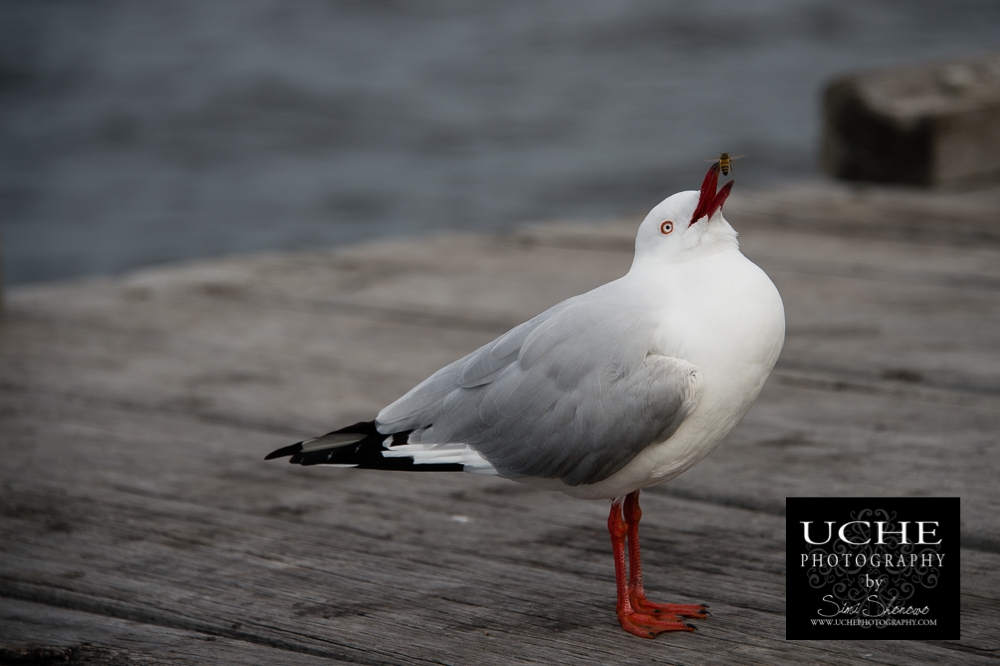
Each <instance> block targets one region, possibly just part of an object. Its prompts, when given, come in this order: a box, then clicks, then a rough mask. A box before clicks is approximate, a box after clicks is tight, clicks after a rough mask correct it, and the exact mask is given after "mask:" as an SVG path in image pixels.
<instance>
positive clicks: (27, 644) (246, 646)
mask: <svg viewBox="0 0 1000 666" xmlns="http://www.w3.org/2000/svg"><path fill="white" fill-rule="evenodd" d="M0 626H2V627H3V628H4V635H3V638H2V639H0V645H2V647H0V663H4V664H58V663H70V664H104V665H115V666H117V665H119V664H121V665H122V666H127V665H128V664H135V663H164V662H167V663H171V664H206V663H211V664H220V665H227V664H232V665H233V666H242V665H244V664H249V665H253V664H261V665H262V666H265V665H266V666H271V665H273V664H292V665H294V664H316V663H323V664H338V663H349V662H340V661H337V660H333V659H323V660H319V661H318V660H317V657H316V656H314V655H303V654H300V653H298V652H293V651H289V650H280V649H277V648H273V647H269V646H264V645H259V644H253V643H247V642H244V641H236V640H231V639H229V638H224V637H220V636H215V635H212V634H200V633H196V632H192V631H184V630H181V629H171V628H169V627H163V626H158V625H155V624H143V623H140V622H131V621H129V620H122V619H119V618H116V617H109V616H107V615H96V614H93V613H85V612H81V611H74V610H70V609H67V608H60V607H57V606H50V605H46V604H39V603H31V602H27V601H20V600H18V599H11V598H9V597H8V598H5V599H0Z"/></svg>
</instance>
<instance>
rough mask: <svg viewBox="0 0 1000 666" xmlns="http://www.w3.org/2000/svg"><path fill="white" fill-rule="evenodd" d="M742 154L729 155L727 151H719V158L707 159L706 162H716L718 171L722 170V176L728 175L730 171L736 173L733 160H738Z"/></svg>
mask: <svg viewBox="0 0 1000 666" xmlns="http://www.w3.org/2000/svg"><path fill="white" fill-rule="evenodd" d="M741 157H743V155H730V154H729V153H721V154H720V155H719V159H716V160H707V161H708V162H718V163H719V171H720V172H722V175H723V176H728V175H729V174H730V173H736V165H735V164H733V160H738V159H740V158H741Z"/></svg>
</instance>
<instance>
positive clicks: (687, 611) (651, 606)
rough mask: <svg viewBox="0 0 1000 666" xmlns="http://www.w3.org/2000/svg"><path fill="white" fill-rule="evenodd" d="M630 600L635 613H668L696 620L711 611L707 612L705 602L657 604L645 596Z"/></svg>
mask: <svg viewBox="0 0 1000 666" xmlns="http://www.w3.org/2000/svg"><path fill="white" fill-rule="evenodd" d="M630 601H631V602H632V608H634V609H635V611H636V612H637V613H642V614H644V615H652V616H653V617H660V616H663V615H670V616H675V617H692V618H695V619H698V620H704V619H705V618H706V617H708V616H709V615H711V613H709V612H708V606H706V605H705V604H659V603H656V602H654V601H650V600H649V599H647V598H646V597H645V596H641V597H640V596H633V597H632V598H631V599H630Z"/></svg>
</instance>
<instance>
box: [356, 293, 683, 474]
mask: <svg viewBox="0 0 1000 666" xmlns="http://www.w3.org/2000/svg"><path fill="white" fill-rule="evenodd" d="M595 294H596V296H595ZM587 297H588V300H587V301H586V302H583V301H581V300H580V297H577V298H575V299H570V300H568V301H564V302H563V303H561V304H560V305H558V306H556V307H555V308H552V309H550V310H548V311H546V312H544V313H542V314H541V315H539V316H537V317H535V318H534V319H532V320H530V321H528V322H525V323H524V324H522V325H520V326H518V327H516V328H514V329H512V330H511V331H509V332H508V333H506V334H504V335H502V336H500V337H499V338H497V339H496V340H494V341H493V342H491V343H489V344H488V345H485V346H484V347H481V348H480V349H478V350H476V351H475V352H473V353H472V354H469V355H468V356H466V357H464V358H462V359H459V360H458V361H456V362H455V363H452V364H451V365H448V366H446V367H444V368H442V369H441V370H439V371H438V372H437V373H435V374H434V375H432V376H431V377H429V378H428V379H426V380H425V381H424V382H422V383H421V384H419V385H418V386H416V387H415V388H414V389H413V390H411V391H410V392H409V393H407V394H406V395H404V396H403V397H402V398H400V399H399V400H397V401H396V402H394V403H393V404H391V405H389V406H388V407H386V408H385V409H384V410H382V412H381V413H380V414H379V415H378V418H377V419H376V423H377V425H378V428H379V431H380V432H383V433H385V434H389V433H393V432H399V431H404V430H413V432H412V433H411V434H410V436H409V441H410V442H411V443H420V444H422V445H440V446H444V445H448V444H456V443H463V444H466V445H468V446H470V447H472V448H473V449H474V450H475V451H477V452H478V453H479V454H480V455H481V456H482V457H483V458H485V459H486V460H487V461H488V462H489V463H490V464H491V465H493V466H494V467H495V468H496V469H497V471H498V472H499V473H500V474H501V475H503V476H507V477H511V478H523V477H543V478H557V479H561V480H562V481H563V482H565V483H566V484H568V485H572V486H575V485H580V484H588V483H596V482H598V481H602V480H604V479H606V478H608V477H609V476H611V475H612V474H614V473H615V472H617V471H618V470H620V469H621V468H622V467H624V466H625V465H626V464H628V462H629V461H630V460H632V459H633V458H634V457H635V456H636V455H637V454H638V453H639V452H640V451H641V450H642V449H644V448H645V447H647V446H649V445H650V444H653V443H655V442H659V441H663V440H664V439H666V438H667V437H669V436H670V435H671V434H673V432H674V431H675V430H676V429H677V427H678V426H680V423H681V422H682V421H683V420H684V418H685V417H686V416H687V414H689V413H690V412H691V410H692V409H693V408H694V407H695V405H696V404H697V399H698V395H699V393H700V387H701V378H700V375H699V373H698V369H697V368H696V367H695V366H693V365H692V364H690V363H688V362H686V361H683V360H681V359H677V358H671V357H667V356H662V355H659V354H656V353H653V351H652V346H653V344H652V342H653V341H652V338H651V336H652V331H653V330H655V325H654V323H653V322H651V321H648V320H646V319H645V317H644V315H643V313H642V309H641V308H638V307H635V308H633V309H632V311H624V312H623V310H627V306H626V305H624V304H622V303H621V302H618V301H616V300H614V298H613V297H614V294H610V296H609V297H608V298H606V299H605V300H606V301H607V302H602V301H601V299H600V294H598V292H590V294H587ZM608 313H614V314H616V315H617V316H613V317H609V316H608ZM626 342H627V344H626Z"/></svg>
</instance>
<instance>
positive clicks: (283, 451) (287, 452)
mask: <svg viewBox="0 0 1000 666" xmlns="http://www.w3.org/2000/svg"><path fill="white" fill-rule="evenodd" d="M301 451H302V442H299V443H298V444H292V445H291V446H283V447H281V448H280V449H277V450H276V451H271V452H270V453H268V454H267V455H266V456H264V460H274V459H275V458H285V457H287V456H294V455H295V454H296V453H300V452H301Z"/></svg>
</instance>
